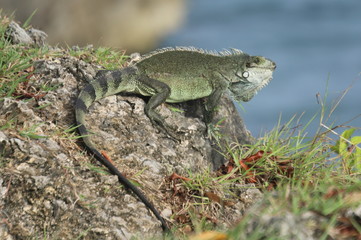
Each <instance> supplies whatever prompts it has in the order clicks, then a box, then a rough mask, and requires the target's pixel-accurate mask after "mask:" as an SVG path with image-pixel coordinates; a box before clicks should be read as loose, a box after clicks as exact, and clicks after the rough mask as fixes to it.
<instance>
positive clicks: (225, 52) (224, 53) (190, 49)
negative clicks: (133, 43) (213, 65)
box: [137, 47, 244, 62]
mask: <svg viewBox="0 0 361 240" xmlns="http://www.w3.org/2000/svg"><path fill="white" fill-rule="evenodd" d="M169 51H183V52H198V53H202V54H207V55H213V56H230V55H240V54H244V53H243V52H242V51H241V50H239V49H235V48H230V50H228V49H225V50H223V51H220V52H218V51H212V50H211V51H210V50H204V49H202V48H196V47H166V48H160V49H157V50H154V51H152V52H150V53H147V54H144V55H143V56H141V58H140V59H139V60H138V59H137V62H139V61H142V60H144V59H147V58H150V57H152V56H154V55H157V54H160V53H164V52H169Z"/></svg>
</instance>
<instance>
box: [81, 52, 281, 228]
mask: <svg viewBox="0 0 361 240" xmlns="http://www.w3.org/2000/svg"><path fill="white" fill-rule="evenodd" d="M275 67H276V65H275V63H274V62H272V61H271V60H269V59H266V58H264V57H259V56H250V55H248V54H246V53H243V52H241V51H239V50H235V49H233V50H231V51H225V52H221V53H216V52H207V51H204V50H201V49H195V48H185V47H177V48H165V49H159V50H156V51H154V52H151V53H150V54H147V55H144V56H143V57H141V58H140V60H138V61H136V62H134V63H133V64H132V65H130V66H129V67H126V68H123V69H120V70H114V71H107V72H105V73H102V74H100V77H98V78H97V79H96V80H95V81H92V82H91V83H89V84H88V85H87V86H85V88H84V89H83V90H82V91H81V92H80V94H79V96H78V99H77V101H76V105H75V116H76V122H77V124H78V126H79V128H78V131H79V133H80V135H81V136H82V139H83V142H84V145H85V147H86V148H87V150H88V151H89V152H90V153H91V154H93V155H94V157H95V158H96V159H97V160H98V161H100V162H101V163H102V164H103V165H105V166H106V167H107V168H108V169H109V171H110V172H111V173H112V174H115V175H117V176H118V178H119V181H120V182H121V183H122V184H123V185H124V186H125V187H127V188H129V189H130V190H132V191H133V192H134V194H135V195H137V196H138V197H139V198H140V200H141V201H142V202H143V203H144V204H145V205H146V206H147V207H148V208H149V209H150V210H151V211H152V212H153V213H154V215H155V216H156V217H157V218H158V219H159V220H160V222H161V224H162V228H163V230H168V227H167V224H166V222H165V220H164V219H163V218H162V217H161V216H160V214H159V212H158V211H157V210H156V209H155V208H154V206H153V205H152V204H151V203H150V202H149V201H148V200H147V198H146V197H145V196H144V194H143V193H142V192H141V191H140V190H139V189H138V188H137V187H135V186H134V185H133V184H132V183H130V182H129V181H128V179H126V178H125V177H124V176H123V175H122V174H121V173H120V171H119V170H118V169H117V168H116V167H115V166H114V165H113V164H112V163H111V162H109V161H108V160H107V159H106V158H105V157H104V156H103V155H102V154H101V153H100V152H99V151H98V150H97V149H96V148H95V146H94V145H93V143H92V142H91V140H90V138H89V134H88V131H87V129H86V128H85V125H84V124H85V115H86V112H87V109H88V108H89V106H90V105H91V104H92V103H93V102H95V101H97V100H99V99H101V98H104V97H107V96H110V95H114V94H117V93H121V92H127V93H135V94H140V95H143V96H150V100H149V102H148V103H147V104H146V106H145V109H144V111H145V113H146V115H147V116H148V117H149V119H150V120H151V122H152V123H153V125H154V126H156V127H160V128H161V129H162V130H164V131H165V132H166V133H167V134H168V135H170V136H171V137H175V136H176V134H175V133H174V132H173V131H172V127H171V126H168V125H167V124H165V122H164V120H163V118H162V117H161V116H160V115H159V114H158V113H157V112H156V111H155V109H156V108H157V107H158V106H159V105H160V104H162V103H164V102H170V103H178V102H185V101H189V100H194V99H199V98H206V99H207V102H206V110H207V114H206V115H207V116H208V117H207V121H208V122H210V120H211V118H212V113H213V111H214V109H215V107H216V106H217V104H218V102H219V99H220V97H221V96H222V94H223V93H225V92H227V93H229V94H230V95H231V97H232V98H233V99H234V100H236V101H249V100H250V99H251V98H252V97H253V96H254V95H255V94H256V93H257V91H258V90H260V89H261V88H262V87H264V86H265V85H266V84H267V83H268V82H269V81H270V80H271V79H272V73H273V71H274V69H275Z"/></svg>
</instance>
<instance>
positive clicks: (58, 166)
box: [0, 56, 261, 239]
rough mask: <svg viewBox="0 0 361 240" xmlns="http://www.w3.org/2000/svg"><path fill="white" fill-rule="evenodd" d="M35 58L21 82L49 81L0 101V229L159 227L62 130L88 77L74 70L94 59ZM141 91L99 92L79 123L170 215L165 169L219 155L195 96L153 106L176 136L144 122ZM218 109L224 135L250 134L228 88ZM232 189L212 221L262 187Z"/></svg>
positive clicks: (30, 232)
mask: <svg viewBox="0 0 361 240" xmlns="http://www.w3.org/2000/svg"><path fill="white" fill-rule="evenodd" d="M34 68H35V72H34V74H33V75H32V77H31V81H29V84H30V85H29V87H30V88H33V89H41V88H42V87H43V86H47V87H48V88H52V90H51V91H48V92H47V93H46V94H45V95H44V96H43V97H41V98H39V99H35V98H32V99H30V100H27V101H21V100H15V99H10V98H5V99H2V100H1V101H0V126H3V127H2V128H1V129H2V130H1V131H0V166H1V167H0V209H1V212H0V218H1V219H2V221H1V225H0V239H32V238H43V237H46V238H47V239H76V238H80V237H83V239H130V238H131V237H132V236H135V237H139V238H140V239H144V238H146V237H154V236H160V235H161V234H162V232H161V228H160V227H159V226H160V224H159V222H158V221H157V220H156V218H155V217H154V216H153V215H152V214H151V213H150V212H149V211H148V210H147V208H146V207H145V206H144V205H143V204H142V203H141V202H140V201H139V200H138V199H137V198H135V197H134V196H133V195H132V194H130V193H129V192H127V191H126V190H125V189H124V188H123V187H122V186H121V185H120V184H119V183H118V181H117V178H116V177H114V176H112V175H109V174H108V173H107V171H106V170H105V169H104V168H103V167H102V166H101V165H100V164H99V163H97V162H96V161H94V160H93V159H92V158H91V156H89V155H87V154H86V152H85V151H84V150H83V148H82V147H81V145H79V144H78V141H77V139H76V137H77V133H76V132H72V131H69V129H70V128H71V127H73V126H74V125H73V124H74V109H73V108H74V102H75V99H76V96H77V94H78V93H79V90H80V89H81V88H82V87H83V86H84V85H85V84H86V82H85V81H84V80H83V79H81V78H80V77H78V76H77V74H76V73H78V72H79V70H80V69H81V70H82V71H84V72H86V73H87V74H88V75H89V76H95V74H96V72H97V70H99V66H94V65H90V64H87V63H85V62H83V61H81V60H78V59H76V58H73V57H65V56H64V57H56V58H48V59H46V60H41V61H37V62H35V63H34ZM145 101H146V99H144V98H141V97H138V96H124V95H117V96H111V97H107V98H105V99H102V100H100V101H98V102H96V103H95V104H93V106H91V108H90V111H89V114H88V115H87V124H88V128H89V129H90V130H91V131H93V132H94V135H93V136H92V139H93V141H94V143H95V144H96V146H97V147H98V149H99V150H102V151H105V152H106V153H107V154H108V155H109V156H110V157H111V159H112V160H113V161H114V162H115V164H116V166H117V167H118V168H119V169H120V170H121V171H122V172H123V173H124V174H125V175H126V176H127V177H128V178H129V179H131V180H132V181H133V182H136V183H138V184H139V187H140V188H141V189H142V190H143V192H144V193H145V194H146V196H147V197H148V198H149V199H150V200H151V201H152V202H153V203H154V204H155V206H156V208H157V209H159V210H160V211H161V212H162V213H163V214H164V216H165V217H167V218H169V217H170V215H171V214H173V213H174V212H173V209H174V206H172V201H171V199H170V196H171V195H172V189H171V188H169V186H167V185H166V184H164V181H165V177H166V176H169V175H170V174H171V173H173V172H176V173H178V174H184V175H186V174H187V173H188V171H191V172H195V173H197V172H198V173H202V172H203V171H206V170H207V169H209V168H216V167H217V166H216V165H219V164H220V163H221V162H222V161H223V157H222V155H220V154H219V153H216V152H217V151H216V150H214V145H215V143H212V142H211V141H210V140H209V139H208V138H207V137H206V136H207V134H206V126H205V124H204V123H203V122H202V120H201V119H202V113H201V111H200V109H201V106H202V100H198V101H192V102H187V103H183V104H177V105H172V106H175V107H178V108H181V109H183V110H184V112H178V111H171V110H170V108H169V105H162V106H160V107H159V111H160V113H161V114H162V115H163V116H166V117H167V119H166V121H168V122H169V124H171V125H173V126H176V127H177V128H178V134H179V137H180V138H181V141H180V142H175V141H174V140H172V139H169V138H168V137H167V136H166V135H165V134H164V133H162V132H158V130H157V129H155V128H154V127H153V126H152V125H151V123H150V121H149V119H148V118H147V117H146V116H145V114H144V111H143V108H144V104H145ZM221 118H226V120H225V121H224V122H223V123H222V127H221V133H222V135H225V136H228V138H229V139H230V140H231V139H233V140H234V139H237V140H238V142H240V143H249V142H251V141H252V138H251V136H250V135H249V133H248V132H247V131H246V129H245V127H244V125H243V123H242V120H241V118H240V117H239V116H238V114H237V111H236V110H235V108H234V106H233V104H232V103H231V102H230V100H229V99H227V98H224V99H223V100H222V104H221V107H220V109H219V112H218V115H217V116H216V118H215V121H218V120H219V119H221ZM227 129H228V130H227ZM222 131H223V132H222ZM212 146H213V148H212ZM215 159H216V160H215ZM237 189H238V190H237V191H238V193H237V194H239V202H238V203H236V204H235V205H234V206H233V207H227V208H226V210H225V211H223V213H222V211H219V212H220V213H219V214H220V215H219V216H218V220H219V223H220V224H225V225H229V224H234V223H235V221H237V220H239V218H240V217H241V214H242V213H243V212H244V211H245V209H247V208H248V207H249V206H250V204H251V203H252V202H253V201H254V199H259V198H260V196H261V193H260V192H259V191H258V190H257V189H255V188H253V187H252V186H247V185H239V186H237Z"/></svg>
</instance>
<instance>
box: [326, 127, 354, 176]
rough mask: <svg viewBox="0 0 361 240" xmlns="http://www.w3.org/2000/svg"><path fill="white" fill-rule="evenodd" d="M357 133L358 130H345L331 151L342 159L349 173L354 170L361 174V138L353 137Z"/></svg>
mask: <svg viewBox="0 0 361 240" xmlns="http://www.w3.org/2000/svg"><path fill="white" fill-rule="evenodd" d="M355 131H356V128H350V129H347V130H345V131H344V132H343V133H342V134H341V136H340V138H339V139H338V140H337V142H336V144H335V145H334V146H332V147H331V149H332V150H333V151H334V152H335V153H337V154H338V155H339V156H340V157H341V159H342V164H343V165H344V168H345V169H347V170H348V172H351V171H352V169H354V170H356V171H358V173H361V147H360V146H359V144H360V143H361V136H352V135H353V134H354V132H355Z"/></svg>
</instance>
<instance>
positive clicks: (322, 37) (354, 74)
mask: <svg viewBox="0 0 361 240" xmlns="http://www.w3.org/2000/svg"><path fill="white" fill-rule="evenodd" d="M0 8H3V9H4V10H5V12H7V13H9V12H10V13H11V12H13V11H14V10H16V11H15V17H16V19H17V20H19V21H22V22H24V21H25V19H27V18H28V17H29V16H30V15H31V13H32V12H33V11H34V10H35V9H37V12H36V14H35V15H34V17H33V20H32V25H33V26H34V27H35V28H39V29H41V30H44V31H45V32H47V33H48V35H49V41H50V42H51V43H52V44H55V43H60V44H63V43H64V42H66V43H67V44H68V45H70V46H72V45H79V46H85V45H86V44H89V43H91V44H94V45H95V46H111V47H115V48H119V49H127V50H128V52H127V53H128V54H130V53H131V52H134V51H139V52H146V51H150V50H152V49H154V48H156V47H165V46H195V47H199V48H204V49H209V50H223V49H227V48H238V49H241V50H243V51H244V52H246V53H249V54H252V55H262V56H265V57H268V58H270V59H272V60H273V61H275V62H276V63H277V65H278V67H277V69H276V72H275V74H274V79H273V81H272V82H271V83H270V84H269V85H268V86H267V87H266V88H264V89H263V90H262V91H260V92H259V94H258V95H257V96H256V97H255V98H254V99H252V100H251V101H250V102H249V103H242V106H243V109H242V110H240V113H241V115H242V117H243V118H244V119H245V121H246V125H247V127H248V128H249V129H250V130H251V132H252V133H253V135H255V136H258V135H259V134H260V133H261V132H264V131H268V130H271V129H272V128H273V127H274V126H275V125H276V124H277V122H278V119H279V116H280V114H282V122H287V121H288V120H289V119H290V118H291V117H292V116H293V115H294V114H298V115H301V114H302V113H304V115H303V117H302V118H301V120H300V123H301V124H306V123H307V122H308V121H309V120H310V118H311V117H312V116H313V115H314V114H316V113H317V112H318V111H320V109H321V106H320V104H318V102H317V99H316V95H317V94H318V93H320V94H321V97H323V96H324V95H325V93H327V95H328V97H327V103H326V106H327V107H328V108H332V107H333V104H335V103H336V102H337V101H338V98H339V97H340V96H341V95H342V94H343V93H344V91H345V90H347V89H348V92H347V94H346V95H345V96H344V97H343V99H342V100H341V101H340V103H339V105H338V107H337V108H336V109H335V111H334V112H333V115H332V116H331V117H330V119H329V120H328V121H327V122H324V123H325V124H326V125H328V126H330V125H332V123H333V126H335V125H338V124H343V123H345V122H347V121H349V120H352V119H353V118H354V117H356V116H358V115H360V114H361V1H359V0H348V1H339V0H318V1H314V0H294V1H288V0H273V1H269V0H242V1H241V0H224V1H212V0H192V1H191V0H189V1H186V0H103V1H95V0H62V1H55V0H27V1H21V0H0ZM318 123H319V122H318V119H316V120H315V121H314V123H313V124H312V125H311V128H310V129H309V130H310V131H311V132H313V131H315V130H316V128H317V127H318V125H319V124H318ZM346 125H351V126H355V127H361V116H360V117H358V118H356V119H354V120H353V121H351V122H348V123H346ZM339 132H341V130H340V131H339Z"/></svg>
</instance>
